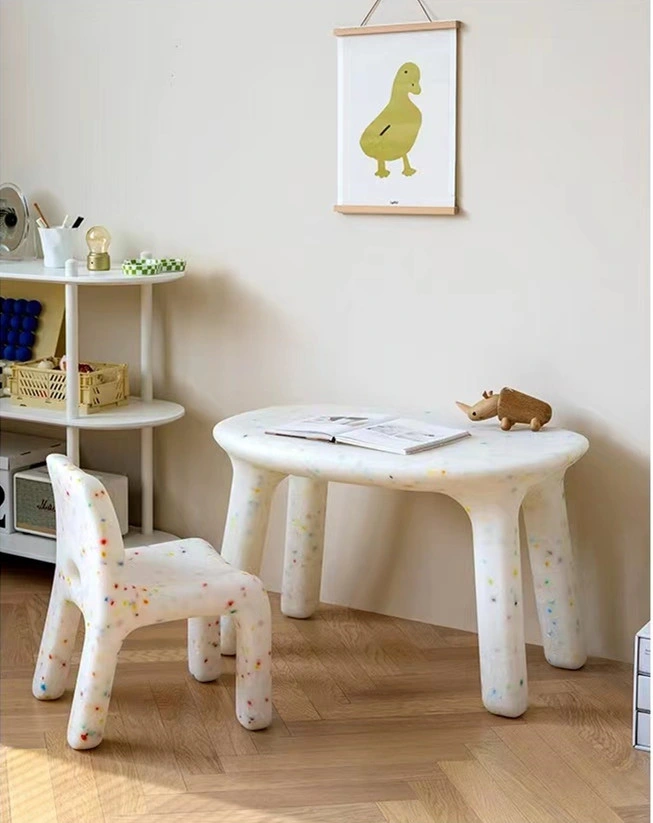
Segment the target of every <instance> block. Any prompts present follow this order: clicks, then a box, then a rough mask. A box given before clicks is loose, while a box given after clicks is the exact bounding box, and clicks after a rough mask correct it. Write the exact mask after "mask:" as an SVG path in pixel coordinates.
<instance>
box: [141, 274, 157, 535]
mask: <svg viewBox="0 0 653 823" xmlns="http://www.w3.org/2000/svg"><path fill="white" fill-rule="evenodd" d="M153 397H154V391H153V377H152V286H151V285H150V284H148V283H143V284H142V285H141V399H142V400H143V402H144V403H151V402H152V399H153ZM141 510H142V514H141V524H142V525H141V529H142V532H143V535H150V534H152V532H153V531H154V438H153V430H152V428H151V427H149V428H144V429H141Z"/></svg>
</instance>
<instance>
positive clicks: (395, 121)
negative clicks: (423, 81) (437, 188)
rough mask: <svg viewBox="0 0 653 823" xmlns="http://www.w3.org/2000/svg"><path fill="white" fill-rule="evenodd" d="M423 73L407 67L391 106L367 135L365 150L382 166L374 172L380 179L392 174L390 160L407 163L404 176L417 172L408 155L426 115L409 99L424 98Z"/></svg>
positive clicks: (396, 83) (394, 87) (411, 65)
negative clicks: (422, 93)
mask: <svg viewBox="0 0 653 823" xmlns="http://www.w3.org/2000/svg"><path fill="white" fill-rule="evenodd" d="M419 79H420V71H419V68H418V67H417V66H416V65H415V63H404V64H403V66H401V68H400V69H399V71H398V72H397V74H396V76H395V79H394V82H393V84H392V93H391V95H390V102H389V103H388V105H387V106H386V107H385V108H384V109H383V111H382V112H381V114H379V116H378V117H376V118H375V119H374V120H372V122H371V123H370V124H369V126H368V127H367V128H366V129H365V131H364V132H363V134H362V136H361V139H360V146H361V149H363V151H364V152H365V154H366V155H367V156H368V157H372V158H374V160H376V162H377V164H378V168H377V170H376V171H375V172H374V173H375V175H376V176H377V177H387V176H388V175H389V174H390V171H389V170H388V169H387V168H386V166H385V164H386V162H387V161H388V160H398V159H399V158H400V157H401V159H402V160H403V163H404V168H403V170H402V174H405V175H406V177H410V176H411V175H413V174H415V172H416V171H417V169H414V168H412V167H411V165H410V163H409V162H408V152H409V151H410V150H411V149H412V147H413V146H414V144H415V140H416V139H417V135H418V134H419V130H420V127H421V125H422V112H421V111H420V110H419V109H418V108H417V106H416V105H415V104H414V103H413V101H412V100H411V99H410V98H409V97H408V95H409V94H420V93H421V91H422V89H421V87H420V84H419Z"/></svg>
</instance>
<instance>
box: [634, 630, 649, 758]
mask: <svg viewBox="0 0 653 823" xmlns="http://www.w3.org/2000/svg"><path fill="white" fill-rule="evenodd" d="M650 627H651V624H650V623H647V624H646V625H645V626H644V628H643V629H640V631H638V632H637V636H636V637H635V666H634V679H635V683H634V696H633V746H634V747H635V748H636V749H643V750H644V751H647V752H650V751H651V631H650Z"/></svg>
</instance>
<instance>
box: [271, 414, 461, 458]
mask: <svg viewBox="0 0 653 823" xmlns="http://www.w3.org/2000/svg"><path fill="white" fill-rule="evenodd" d="M266 434H277V435H281V436H285V437H303V438H306V439H307V440H326V441H329V442H331V443H345V444H347V445H349V446H361V447H362V448H365V449H375V450H377V451H384V452H392V453H393V454H414V453H415V452H421V451H426V449H434V448H436V447H437V446H444V445H445V444H446V443H452V442H453V441H455V440H460V439H461V438H463V437H469V432H468V431H464V430H463V429H451V428H447V427H446V426H436V425H434V424H432V423H426V422H424V421H423V420H413V419H411V418H408V417H389V416H388V415H383V414H370V415H365V416H363V415H344V414H341V415H319V416H317V417H308V418H304V419H303V420H295V421H293V422H291V423H288V425H286V426H279V427H277V428H272V429H267V430H266Z"/></svg>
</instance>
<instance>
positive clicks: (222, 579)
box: [32, 455, 272, 749]
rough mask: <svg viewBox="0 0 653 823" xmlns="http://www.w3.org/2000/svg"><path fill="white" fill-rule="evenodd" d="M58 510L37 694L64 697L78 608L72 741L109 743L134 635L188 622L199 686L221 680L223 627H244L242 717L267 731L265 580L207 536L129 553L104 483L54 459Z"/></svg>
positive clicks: (239, 681)
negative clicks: (226, 621) (124, 653)
mask: <svg viewBox="0 0 653 823" xmlns="http://www.w3.org/2000/svg"><path fill="white" fill-rule="evenodd" d="M47 462H48V469H49V472H50V477H51V479H52V484H53V489H54V498H55V507H56V512H57V565H56V569H55V578H54V582H53V587H52V595H51V598H50V605H49V608H48V615H47V619H46V622H45V627H44V630H43V638H42V640H41V649H40V651H39V657H38V661H37V664H36V671H35V673H34V682H33V684H32V691H33V694H34V696H35V697H37V698H38V699H39V700H56V699H57V698H58V697H61V695H62V694H63V692H64V689H65V686H66V677H67V674H68V670H69V668H70V659H71V655H72V651H73V646H74V643H75V635H76V633H77V627H78V623H79V616H80V611H81V612H82V614H83V615H84V621H85V631H86V633H85V637H84V648H83V651H82V657H81V660H80V664H79V674H78V676H77V684H76V687H75V696H74V698H73V705H72V710H71V713H70V720H69V723H68V743H69V744H70V746H72V748H74V749H91V748H93V747H95V746H97V745H98V744H99V743H100V742H101V741H102V736H103V732H104V726H105V723H106V717H107V711H108V708H109V700H110V697H111V688H112V685H113V678H114V674H115V669H116V663H117V659H118V652H119V650H120V647H121V645H122V642H123V640H124V639H125V637H126V636H127V635H128V634H129V633H130V632H132V631H134V629H137V628H140V627H141V626H148V625H151V624H152V623H162V622H165V621H168V620H179V619H181V618H188V668H189V669H190V672H191V674H192V675H193V676H194V677H195V678H196V679H197V680H200V681H210V680H215V679H216V678H217V677H218V676H219V674H220V621H219V620H217V619H216V618H215V616H216V615H218V614H219V615H225V614H229V615H233V618H234V620H235V621H236V623H237V626H238V645H237V649H236V658H237V659H236V672H237V673H236V715H237V717H238V720H239V721H240V723H241V724H242V725H243V726H244V727H245V728H246V729H262V728H265V727H266V726H268V725H269V723H270V719H271V712H272V703H271V681H270V653H271V652H270V649H271V640H270V633H271V628H270V604H269V601H268V597H267V594H266V593H265V590H264V589H263V586H262V585H261V582H260V581H259V580H258V578H256V577H253V576H252V575H251V574H247V573H245V572H242V571H238V570H236V569H233V568H232V567H231V566H229V565H228V564H227V563H226V562H225V561H224V560H222V558H221V557H220V555H219V554H218V553H217V552H216V551H215V549H213V547H212V546H211V545H209V544H208V543H207V542H205V541H204V540H200V539H196V538H191V539H189V540H177V541H174V542H171V543H160V544H158V545H155V546H143V547H140V548H137V549H127V550H126V549H125V548H124V546H123V542H122V537H121V534H120V527H119V525H118V519H117V517H116V513H115V511H114V508H113V505H112V503H111V501H110V499H109V496H108V494H107V492H106V490H105V489H104V487H103V486H102V484H101V483H100V481H99V480H97V478H95V477H92V476H91V475H88V474H86V473H85V472H83V471H82V470H81V469H79V468H77V467H76V466H75V465H74V464H73V463H71V462H70V461H69V460H68V458H67V457H64V456H63V455H50V456H49V457H48V461H47Z"/></svg>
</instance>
